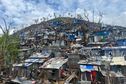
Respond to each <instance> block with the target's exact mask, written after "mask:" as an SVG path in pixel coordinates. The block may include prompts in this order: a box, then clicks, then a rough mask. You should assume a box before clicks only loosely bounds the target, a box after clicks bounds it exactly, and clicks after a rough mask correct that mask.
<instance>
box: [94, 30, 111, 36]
mask: <svg viewBox="0 0 126 84" xmlns="http://www.w3.org/2000/svg"><path fill="white" fill-rule="evenodd" d="M109 34H110V31H99V32H95V33H94V35H96V36H108V35H109Z"/></svg>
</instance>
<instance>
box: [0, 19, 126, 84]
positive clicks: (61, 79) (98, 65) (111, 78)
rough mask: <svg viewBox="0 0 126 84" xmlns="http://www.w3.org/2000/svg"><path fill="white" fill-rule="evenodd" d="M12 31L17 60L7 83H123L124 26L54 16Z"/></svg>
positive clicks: (125, 78)
mask: <svg viewBox="0 0 126 84" xmlns="http://www.w3.org/2000/svg"><path fill="white" fill-rule="evenodd" d="M16 34H17V35H19V38H20V54H19V59H20V60H19V61H18V62H17V63H15V64H13V66H12V70H11V71H10V72H9V73H10V74H9V76H11V82H17V83H18V84H43V83H44V84H125V83H126V28H122V27H119V26H110V25H102V24H97V23H91V22H87V21H84V20H81V19H77V18H56V19H53V20H49V21H47V22H42V23H39V24H34V25H31V26H29V27H26V28H25V29H22V30H20V31H18V32H17V33H16ZM1 74H3V75H4V76H7V75H8V74H6V73H1ZM7 84H8V83H7Z"/></svg>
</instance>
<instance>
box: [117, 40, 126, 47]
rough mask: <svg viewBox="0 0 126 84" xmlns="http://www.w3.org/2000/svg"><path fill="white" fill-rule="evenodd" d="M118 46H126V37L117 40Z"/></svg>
mask: <svg viewBox="0 0 126 84" xmlns="http://www.w3.org/2000/svg"><path fill="white" fill-rule="evenodd" d="M116 44H117V45H118V46H126V39H120V40H117V41H116Z"/></svg>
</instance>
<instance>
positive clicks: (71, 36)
mask: <svg viewBox="0 0 126 84" xmlns="http://www.w3.org/2000/svg"><path fill="white" fill-rule="evenodd" d="M67 36H68V40H70V41H75V40H76V38H75V35H74V34H68V35H67Z"/></svg>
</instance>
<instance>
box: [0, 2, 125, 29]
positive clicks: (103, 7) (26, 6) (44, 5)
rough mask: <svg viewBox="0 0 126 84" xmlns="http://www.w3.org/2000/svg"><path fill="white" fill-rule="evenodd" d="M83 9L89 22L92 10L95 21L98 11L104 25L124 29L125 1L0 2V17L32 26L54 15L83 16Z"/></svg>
mask: <svg viewBox="0 0 126 84" xmlns="http://www.w3.org/2000/svg"><path fill="white" fill-rule="evenodd" d="M84 9H86V10H87V11H88V12H89V14H90V20H92V18H91V16H92V11H93V10H94V11H95V12H94V13H95V16H96V17H95V19H96V20H97V14H98V11H101V12H103V14H104V17H103V22H104V23H106V24H113V25H120V26H125V27H126V0H0V16H1V17H5V18H6V20H7V22H10V21H11V22H13V25H16V26H19V25H20V26H21V25H22V24H25V25H28V24H32V23H33V20H34V19H36V18H42V17H47V16H53V14H54V13H56V14H57V15H58V14H61V15H62V16H68V13H69V12H70V13H71V14H73V16H75V15H76V14H82V15H83V13H84ZM49 18H52V17H49ZM0 24H2V21H1V20H0Z"/></svg>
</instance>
